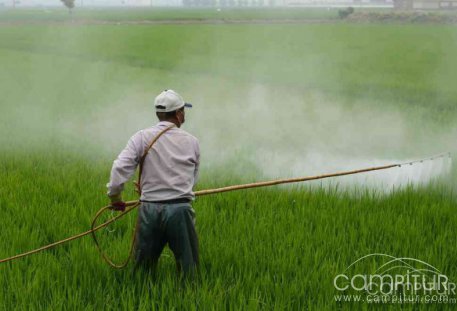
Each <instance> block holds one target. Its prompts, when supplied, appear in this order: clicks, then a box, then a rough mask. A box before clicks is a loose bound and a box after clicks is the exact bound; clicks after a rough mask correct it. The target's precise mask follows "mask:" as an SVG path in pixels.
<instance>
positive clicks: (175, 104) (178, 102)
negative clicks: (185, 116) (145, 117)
mask: <svg viewBox="0 0 457 311" xmlns="http://www.w3.org/2000/svg"><path fill="white" fill-rule="evenodd" d="M154 106H155V107H156V111H157V112H170V111H175V110H178V109H180V108H182V107H187V108H192V105H191V104H189V103H186V102H184V100H183V99H182V97H181V95H179V94H178V93H176V92H175V91H173V90H165V91H163V92H162V93H160V94H159V95H158V96H157V97H156V99H155V101H154Z"/></svg>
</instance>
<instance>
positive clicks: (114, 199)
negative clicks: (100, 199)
mask: <svg viewBox="0 0 457 311" xmlns="http://www.w3.org/2000/svg"><path fill="white" fill-rule="evenodd" d="M109 198H110V200H111V209H112V210H113V211H119V212H123V211H125V206H126V205H125V202H124V201H122V197H121V195H120V194H118V195H114V196H110V197H109Z"/></svg>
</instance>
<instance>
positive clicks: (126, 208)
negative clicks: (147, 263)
mask: <svg viewBox="0 0 457 311" xmlns="http://www.w3.org/2000/svg"><path fill="white" fill-rule="evenodd" d="M174 126H175V125H174V124H173V125H170V126H169V127H166V128H165V129H163V130H162V131H161V132H159V133H158V134H157V135H156V137H154V139H153V140H152V141H151V142H150V144H149V145H148V147H147V149H146V150H145V152H144V154H143V156H142V157H141V158H140V162H139V165H138V167H139V172H138V182H137V183H136V185H137V188H138V191H139V192H140V193H141V189H140V188H139V185H140V181H141V173H142V170H143V162H144V159H145V157H146V155H147V154H148V152H149V150H150V149H151V148H152V146H153V145H154V143H155V142H156V141H157V140H158V139H159V138H160V136H162V135H163V134H164V133H165V132H167V131H168V130H170V129H171V128H173V127H174ZM447 157H448V158H449V159H450V158H451V154H450V153H449V152H447V153H442V154H438V155H435V156H431V157H427V158H422V159H418V160H413V161H409V162H403V163H393V164H388V165H382V166H374V167H369V168H363V169H358V170H351V171H342V172H336V173H330V174H324V175H315V176H306V177H298V178H288V179H276V180H270V181H262V182H255V183H249V184H241V185H233V186H227V187H222V188H214V189H206V190H199V191H196V192H195V193H194V194H195V196H196V197H199V196H205V195H210V194H216V193H223V192H228V191H236V190H243V189H252V188H259V187H269V186H275V185H281V184H289V183H298V182H306V181H312V180H321V179H326V178H332V177H341V176H347V175H356V174H362V173H368V172H373V171H381V170H388V169H393V168H400V167H402V166H406V165H413V164H415V163H423V162H425V161H433V160H436V159H440V158H441V159H444V158H447ZM140 204H141V202H140V201H139V200H135V201H127V202H125V205H123V206H111V205H109V206H105V207H102V208H101V209H100V210H99V211H98V212H97V213H96V214H95V217H94V219H93V221H92V224H91V228H90V229H89V230H87V231H85V232H82V233H79V234H76V235H73V236H70V237H68V238H66V239H63V240H60V241H57V242H54V243H51V244H48V245H45V246H42V247H40V248H37V249H34V250H31V251H28V252H25V253H22V254H18V255H15V256H11V257H8V258H5V259H2V260H0V263H6V262H10V261H13V260H16V259H19V258H23V257H26V256H29V255H32V254H36V253H39V252H41V251H45V250H47V249H50V248H53V247H56V246H58V245H62V244H64V243H67V242H70V241H73V240H76V239H79V238H82V237H84V236H86V235H92V238H93V240H94V243H95V246H96V248H97V250H98V251H99V252H100V255H101V257H102V258H103V259H104V260H105V261H106V262H107V263H108V264H109V265H110V266H111V267H113V268H117V269H121V268H124V267H125V266H127V264H128V262H129V260H130V258H131V257H132V254H133V250H134V245H135V236H136V230H137V226H136V227H135V232H134V234H133V238H132V242H131V245H130V249H129V253H128V257H127V258H126V259H125V260H124V261H123V262H122V263H120V264H116V263H114V262H113V261H112V260H111V259H110V258H109V257H108V256H107V255H106V254H105V253H104V252H103V250H102V249H101V247H100V244H99V242H98V239H97V237H96V235H95V232H97V231H98V230H100V229H102V228H105V227H107V226H109V225H110V224H111V223H113V222H115V221H117V220H119V219H120V218H122V217H124V216H125V215H127V214H128V213H130V212H132V211H133V210H135V209H136V208H137V207H138V206H139V205H140ZM113 210H118V211H119V210H120V213H119V214H118V215H116V216H114V217H113V218H111V219H110V220H108V221H106V222H104V223H102V224H100V225H97V220H98V219H99V218H100V216H101V215H103V214H104V213H105V212H107V211H113Z"/></svg>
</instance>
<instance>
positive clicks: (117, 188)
mask: <svg viewBox="0 0 457 311" xmlns="http://www.w3.org/2000/svg"><path fill="white" fill-rule="evenodd" d="M141 146H142V144H141V132H138V133H136V134H135V135H133V136H132V137H131V138H130V140H129V141H128V143H127V146H126V147H125V148H124V150H122V151H121V153H120V154H119V156H118V157H117V159H116V160H115V161H114V162H113V167H112V169H111V177H110V182H109V183H108V184H107V185H106V187H107V188H108V193H107V194H108V196H109V197H110V199H111V202H113V203H114V202H121V201H122V196H121V193H122V191H123V190H124V184H125V183H126V182H127V181H128V180H129V179H130V178H131V177H132V175H133V174H134V173H135V170H136V167H137V166H138V163H139V161H140V157H141Z"/></svg>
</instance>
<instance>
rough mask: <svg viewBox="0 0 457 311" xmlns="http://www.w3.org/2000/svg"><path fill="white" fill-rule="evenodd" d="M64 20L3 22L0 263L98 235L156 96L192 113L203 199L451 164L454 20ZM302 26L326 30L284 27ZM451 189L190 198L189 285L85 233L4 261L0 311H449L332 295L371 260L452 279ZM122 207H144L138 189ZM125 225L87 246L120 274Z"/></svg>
mask: <svg viewBox="0 0 457 311" xmlns="http://www.w3.org/2000/svg"><path fill="white" fill-rule="evenodd" d="M51 11H52V10H51ZM64 12H65V11H61V10H57V11H55V12H51V13H49V14H50V15H52V16H53V17H52V18H51V19H49V18H47V17H46V16H44V15H43V14H44V13H43V12H42V11H36V10H24V11H20V10H18V11H17V12H11V11H6V12H0V112H1V113H0V211H1V217H0V236H1V240H2V242H1V243H0V258H6V257H8V256H12V255H15V254H18V253H21V252H25V251H28V250H31V249H34V248H37V247H39V246H42V245H45V244H49V243H51V242H54V241H57V240H60V239H63V238H65V237H68V236H71V235H73V234H77V233H79V232H82V231H85V230H87V229H88V228H89V226H90V222H91V220H92V217H93V216H94V214H95V213H96V212H97V211H98V210H99V209H100V208H101V207H103V206H104V205H106V204H108V199H107V197H106V195H105V193H106V187H105V185H106V183H107V182H108V179H109V174H110V169H111V165H112V161H113V160H114V159H115V158H116V156H117V154H118V153H119V152H120V151H121V150H122V148H123V147H124V146H125V144H126V142H127V140H128V138H129V137H130V136H131V135H132V134H133V133H135V132H136V131H138V130H139V129H141V128H144V127H148V126H151V125H153V124H155V122H156V118H155V115H154V110H153V105H152V103H153V99H154V97H155V96H156V95H157V94H158V93H160V92H161V91H162V90H163V89H167V88H172V89H175V90H177V91H178V92H179V93H180V94H182V95H183V97H184V98H185V99H186V100H188V101H190V102H192V103H193V104H194V108H193V109H192V110H190V111H189V112H187V113H186V123H185V124H184V126H183V128H184V129H185V130H187V131H189V132H190V133H192V134H193V135H195V136H196V137H197V138H198V139H199V141H200V144H201V149H202V156H201V161H202V163H201V168H200V169H201V176H200V180H199V183H198V184H197V186H196V190H201V189H208V188H214V187H222V186H226V185H233V184H239V183H247V182H254V181H260V180H268V179H275V178H286V177H291V176H307V175H312V174H317V173H329V172H332V171H335V170H337V171H338V170H340V171H341V170H346V169H355V168H363V167H366V166H367V165H368V166H375V165H377V163H378V162H376V161H377V160H378V159H386V161H387V162H389V161H390V160H392V161H394V160H397V159H398V160H399V161H400V160H402V159H411V158H419V157H422V156H428V155H430V154H434V153H439V152H443V151H450V152H455V151H456V147H457V144H456V141H457V140H456V136H455V135H457V127H456V124H457V122H456V121H457V88H456V87H455V81H456V78H457V57H456V55H457V28H456V27H455V26H453V25H440V24H433V25H432V24H392V25H391V24H386V23H385V24H376V23H370V24H363V23H350V22H341V21H337V20H336V15H335V14H336V13H335V12H332V11H330V12H328V11H322V10H321V11H319V10H311V11H306V10H295V11H294V10H289V11H288V10H279V11H277V12H275V11H273V10H272V11H268V12H267V13H265V12H263V13H262V12H261V13H258V12H255V11H253V10H232V11H230V12H228V13H222V14H229V16H228V17H225V18H233V19H238V18H239V19H240V20H246V21H248V20H249V19H253V18H265V15H262V14H268V16H267V19H276V20H277V21H279V22H276V23H271V24H269V23H262V24H250V23H249V22H245V23H242V24H217V23H210V24H186V23H182V24H176V23H169V24H160V25H158V24H157V25H155V24H154V25H150V24H135V23H130V24H119V25H117V24H116V23H106V24H92V23H85V22H84V20H86V19H87V18H98V16H100V19H101V20H109V21H125V20H129V21H135V20H139V21H140V20H145V19H149V20H157V19H159V20H160V19H166V20H170V19H180V20H181V19H183V20H186V19H212V20H214V19H217V17H216V18H215V17H214V16H213V13H209V12H208V11H205V10H201V11H198V10H193V11H190V12H189V11H180V10H165V11H160V10H159V11H148V10H143V11H142V12H137V11H136V12H135V13H132V12H131V11H128V12H122V11H116V10H109V11H104V10H98V11H89V10H87V11H79V12H75V14H74V15H77V14H81V15H82V16H83V17H80V18H79V19H80V21H82V22H79V23H74V24H72V23H67V22H62V19H66V18H67V17H63V16H64V14H63V13H64ZM97 14H99V15H97ZM331 14H332V15H331ZM59 16H61V17H59ZM297 16H298V17H297ZM303 16H305V17H306V18H309V19H311V20H312V19H317V18H325V19H326V22H323V23H299V24H290V23H281V22H280V21H281V20H282V19H284V18H303ZM322 16H323V17H322ZM76 18H78V17H76ZM333 19H335V21H333ZM37 20H39V21H41V22H40V23H36V21H37ZM11 21H16V22H15V23H9V22H11ZM30 21H32V22H30ZM1 22H5V23H4V24H1ZM6 22H8V23H6ZM310 154H317V155H318V156H315V157H310ZM310 159H313V160H310ZM357 159H363V161H362V162H358V161H357ZM337 160H338V161H337ZM375 160H376V161H375ZM359 163H360V164H359ZM420 169H421V166H420V165H419V166H418V170H420ZM396 170H397V171H395V173H396V174H397V173H398V174H401V169H396ZM370 174H371V173H370ZM368 176H370V175H368ZM421 176H422V175H421ZM423 176H425V177H423V178H425V179H426V175H423ZM456 177H457V173H456V171H455V169H451V170H450V172H448V173H447V174H442V176H441V177H439V178H436V179H433V180H431V181H430V182H428V180H424V182H423V183H421V184H419V185H406V186H403V187H395V188H394V189H393V190H391V191H386V188H385V187H383V186H378V187H368V186H365V185H364V184H363V183H357V184H351V183H350V181H348V182H349V184H350V186H349V187H344V186H343V184H344V182H345V181H347V179H346V177H345V178H342V179H333V180H332V181H331V182H330V183H320V182H313V183H304V184H294V185H290V186H280V187H271V188H260V189H255V190H242V191H237V192H230V193H224V194H216V195H211V196H205V197H198V198H197V199H196V201H195V202H194V204H193V207H194V209H195V210H196V214H197V222H196V229H197V232H198V235H199V239H200V262H201V267H200V278H199V279H198V280H197V281H196V282H195V283H194V284H192V285H190V286H189V285H188V286H183V285H182V284H181V283H180V281H179V280H178V279H177V276H176V271H175V261H174V258H173V254H172V252H171V251H170V250H169V249H168V248H167V249H166V250H165V252H164V254H163V255H162V257H161V260H160V264H159V274H158V276H157V279H154V278H152V277H150V276H149V275H147V274H146V273H137V274H133V269H132V266H133V265H132V264H131V265H129V266H128V267H127V268H126V269H124V270H113V269H111V268H110V267H109V266H107V265H106V264H105V263H104V262H103V261H102V260H101V258H100V256H99V254H98V253H97V251H96V249H95V247H94V245H93V242H92V240H91V238H90V237H85V238H82V239H81V240H77V241H73V242H71V243H69V244H65V245H63V246H60V247H58V248H55V249H52V250H49V251H46V252H43V253H40V254H36V255H32V256H30V257H26V258H23V259H19V260H17V261H14V262H10V263H6V264H0V310H372V309H382V310H397V309H401V310H425V309H427V310H429V309H430V310H454V309H455V305H456V303H457V301H456V298H457V295H455V294H451V295H449V299H450V300H449V301H448V302H447V303H442V302H441V303H440V302H432V303H403V304H398V303H370V302H369V301H363V302H360V301H359V302H354V301H337V299H336V298H335V295H339V294H341V293H340V292H338V290H337V289H336V288H335V286H334V278H335V277H336V276H337V275H338V274H340V273H342V272H343V271H345V269H346V268H347V267H348V266H349V265H351V263H353V262H354V261H356V260H357V259H359V258H361V257H363V256H366V255H368V254H375V253H382V254H389V255H391V256H395V257H397V258H400V257H407V258H415V259H418V260H421V261H424V262H426V263H428V264H430V265H432V266H434V267H436V268H437V269H439V270H440V272H441V273H442V274H444V275H446V276H447V277H448V278H449V280H450V281H457V247H456V245H457V235H456V232H457V229H456V228H457V213H456V211H457V197H456V195H455V186H456V183H455V182H456ZM340 181H341V184H340ZM124 198H125V199H126V200H134V199H136V195H135V192H134V191H133V186H132V185H131V184H129V185H128V186H127V189H126V193H125V194H124ZM106 219H108V216H107V217H105V218H104V220H106ZM134 222H135V212H134V213H131V214H129V215H128V216H125V217H124V218H122V220H120V221H119V222H117V223H116V224H115V225H113V226H112V228H114V229H116V231H115V232H114V233H110V232H108V231H106V230H102V231H100V232H99V233H98V236H99V239H100V240H101V241H102V246H103V248H104V249H106V251H107V253H108V254H109V255H110V256H111V257H113V258H114V259H116V260H117V261H121V260H122V259H123V258H125V256H126V255H127V251H128V247H129V243H130V240H131V234H132V231H133V227H134ZM380 265H381V263H379V262H373V261H362V262H361V264H360V266H359V267H358V268H359V269H360V270H359V271H369V272H374V271H375V270H376V269H377V268H379V266H380ZM344 293H351V292H350V291H347V292H346V291H345V292H344Z"/></svg>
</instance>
